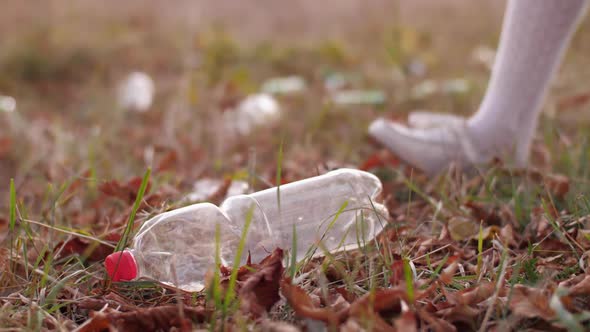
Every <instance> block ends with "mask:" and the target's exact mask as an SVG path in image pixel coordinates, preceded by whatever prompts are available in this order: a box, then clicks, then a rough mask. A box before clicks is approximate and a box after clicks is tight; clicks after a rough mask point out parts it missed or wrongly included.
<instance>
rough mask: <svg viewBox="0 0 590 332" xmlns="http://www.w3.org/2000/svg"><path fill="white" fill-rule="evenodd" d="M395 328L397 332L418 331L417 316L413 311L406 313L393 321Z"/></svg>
mask: <svg viewBox="0 0 590 332" xmlns="http://www.w3.org/2000/svg"><path fill="white" fill-rule="evenodd" d="M393 326H394V327H395V329H396V330H397V331H403V332H414V331H418V323H417V321H416V315H415V314H414V313H413V312H412V311H405V312H402V314H401V315H400V316H399V317H398V318H396V319H394V320H393Z"/></svg>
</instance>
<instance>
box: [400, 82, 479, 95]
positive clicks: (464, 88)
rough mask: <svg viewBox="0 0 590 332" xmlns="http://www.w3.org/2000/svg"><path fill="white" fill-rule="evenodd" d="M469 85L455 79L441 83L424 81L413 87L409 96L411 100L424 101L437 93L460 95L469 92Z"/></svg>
mask: <svg viewBox="0 0 590 332" xmlns="http://www.w3.org/2000/svg"><path fill="white" fill-rule="evenodd" d="M470 89H471V85H470V84H469V81H468V80H466V79H464V78H455V79H450V80H446V81H442V82H437V81H433V80H425V81H423V82H421V83H420V84H418V85H416V86H414V88H413V89H412V91H411V93H410V95H411V97H412V98H413V99H424V98H427V97H430V96H432V95H434V94H437V93H442V94H447V95H460V94H465V93H467V92H469V90H470Z"/></svg>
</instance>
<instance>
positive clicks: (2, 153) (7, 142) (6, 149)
mask: <svg viewBox="0 0 590 332" xmlns="http://www.w3.org/2000/svg"><path fill="white" fill-rule="evenodd" d="M11 149H12V139H11V138H10V137H0V159H1V158H5V157H7V156H8V153H10V150H11Z"/></svg>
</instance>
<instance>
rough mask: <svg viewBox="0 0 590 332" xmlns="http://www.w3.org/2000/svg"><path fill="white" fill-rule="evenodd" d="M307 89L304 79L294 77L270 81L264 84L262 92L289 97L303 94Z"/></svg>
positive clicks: (277, 78)
mask: <svg viewBox="0 0 590 332" xmlns="http://www.w3.org/2000/svg"><path fill="white" fill-rule="evenodd" d="M306 87H307V84H306V83H305V80H304V79H303V77H301V76H295V75H293V76H286V77H275V78H271V79H268V80H266V81H265V82H264V83H263V84H262V87H261V90H262V92H264V93H270V94H276V95H289V94H296V93H299V92H302V91H303V90H305V88H306Z"/></svg>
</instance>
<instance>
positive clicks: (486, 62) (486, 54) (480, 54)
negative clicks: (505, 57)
mask: <svg viewBox="0 0 590 332" xmlns="http://www.w3.org/2000/svg"><path fill="white" fill-rule="evenodd" d="M471 58H472V59H473V61H474V62H475V63H477V64H482V65H483V66H484V67H485V68H486V69H487V70H492V67H493V66H494V61H495V59H496V50H494V49H493V48H490V47H488V46H485V45H480V46H478V47H476V48H475V49H474V50H473V52H472V53H471Z"/></svg>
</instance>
